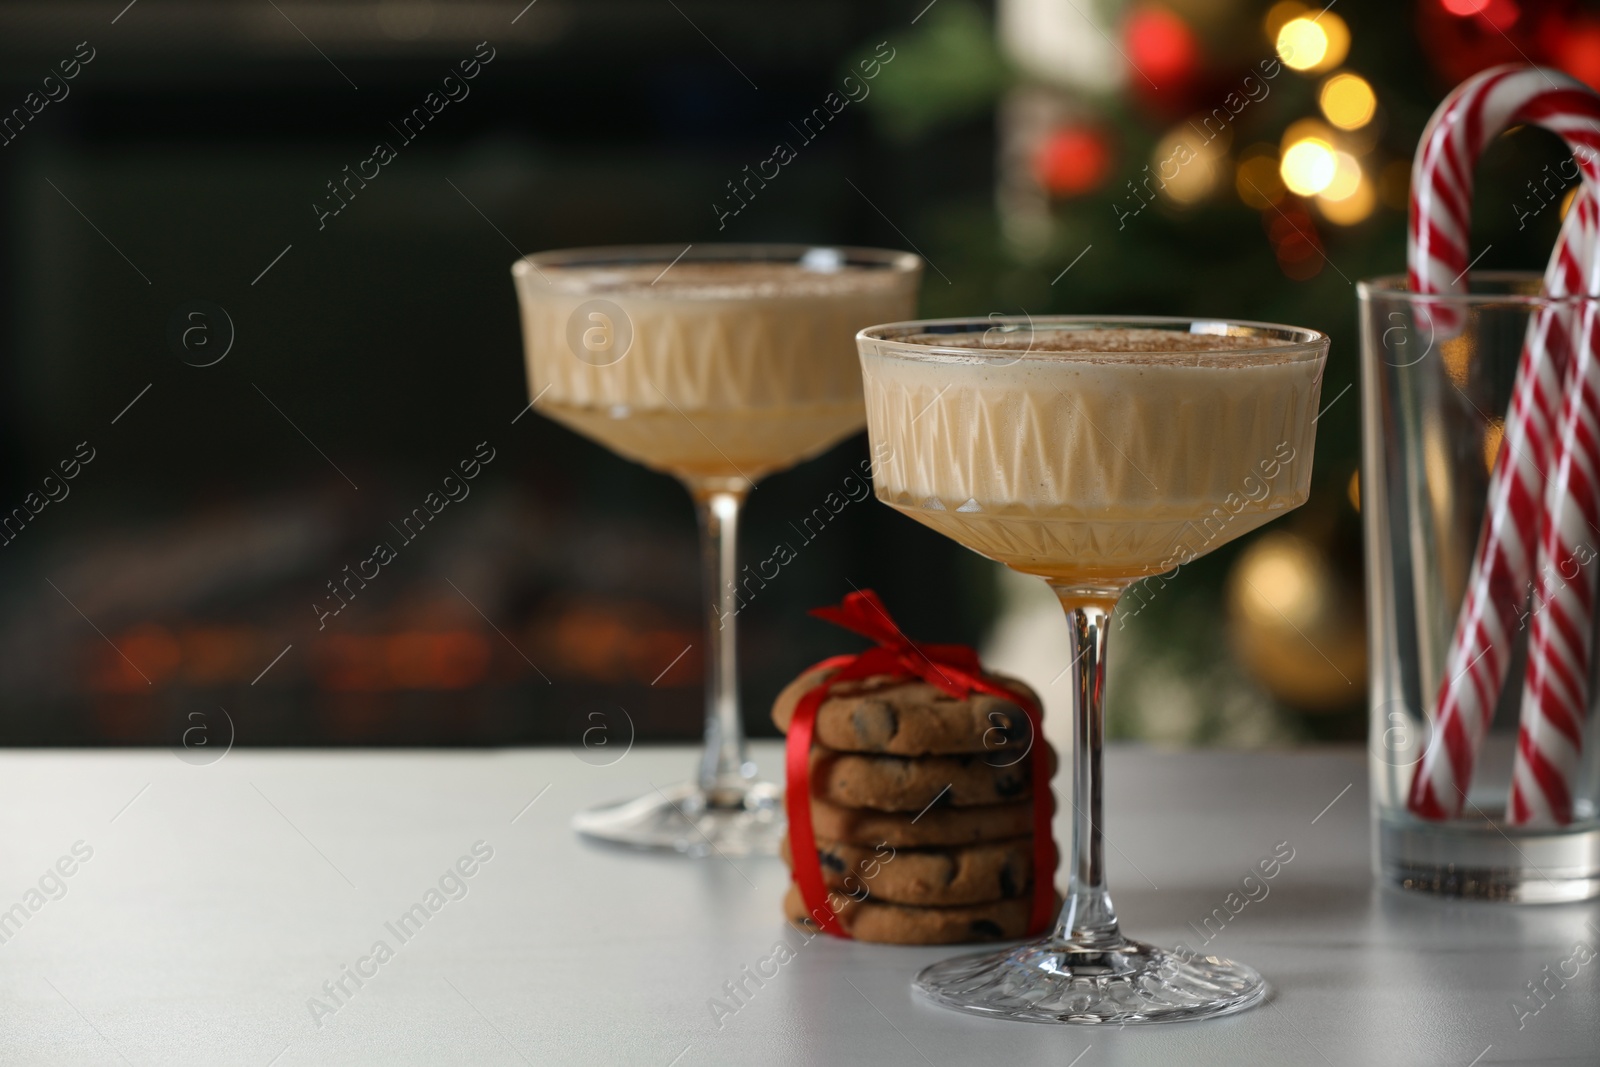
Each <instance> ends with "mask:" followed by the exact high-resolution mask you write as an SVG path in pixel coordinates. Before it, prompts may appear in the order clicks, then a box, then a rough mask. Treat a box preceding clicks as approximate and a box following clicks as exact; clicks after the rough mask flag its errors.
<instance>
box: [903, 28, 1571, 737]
mask: <svg viewBox="0 0 1600 1067" xmlns="http://www.w3.org/2000/svg"><path fill="white" fill-rule="evenodd" d="M914 31H915V32H914V34H913V35H912V36H910V37H908V38H907V39H905V40H903V41H896V42H895V47H896V48H897V52H898V55H897V58H896V60H895V66H894V69H893V76H892V77H886V78H885V79H883V80H882V81H881V82H880V83H879V85H878V87H877V90H876V92H875V93H874V95H873V97H872V99H871V105H872V106H873V107H875V108H876V114H877V118H878V120H879V123H880V125H881V127H882V128H883V130H884V131H885V132H886V133H887V134H888V135H890V136H892V137H894V138H896V139H897V140H899V141H900V142H901V143H902V144H903V145H905V147H906V148H907V151H908V153H909V154H910V155H911V157H912V158H914V159H917V160H918V161H919V162H920V163H921V164H923V165H926V166H931V167H937V166H939V165H940V152H939V146H940V142H941V139H942V137H943V135H944V133H945V132H946V131H948V130H949V129H950V128H951V127H952V126H956V125H961V124H971V123H976V122H986V121H992V122H993V123H994V143H995V145H996V149H997V150H996V153H995V157H994V161H993V163H994V191H995V198H994V201H993V203H992V204H988V205H975V204H971V203H963V202H960V201H955V200H949V199H943V198H941V197H940V196H939V194H938V193H937V192H936V191H935V192H933V193H931V194H930V195H926V196H923V197H921V198H918V197H916V196H913V197H911V200H912V201H913V202H920V203H921V204H922V205H923V207H922V209H921V217H919V218H917V219H916V220H915V221H914V223H913V227H914V229H913V232H916V233H917V234H919V235H928V236H927V240H928V244H927V246H925V248H924V251H925V252H926V253H927V255H928V256H929V258H930V260H931V261H933V262H935V263H937V264H940V265H941V266H943V267H944V270H943V271H942V272H941V275H942V276H947V277H948V279H949V284H947V285H938V284H930V285H929V286H928V287H927V294H926V295H927V301H926V302H927V304H928V307H927V309H926V310H927V311H928V312H929V313H931V314H971V313H972V312H973V311H974V310H975V309H985V310H989V311H993V312H997V313H1005V314H1023V313H1027V314H1033V315H1038V314H1047V313H1061V314H1065V313H1073V314H1115V313H1124V314H1166V315H1213V316H1227V317H1236V318H1246V319H1261V320H1268V321H1276V322H1292V323H1295V324H1296V325H1303V326H1311V327H1315V328H1317V329H1321V330H1324V331H1326V332H1327V333H1328V334H1330V335H1331V336H1332V337H1333V352H1332V355H1331V357H1330V360H1329V365H1328V373H1327V378H1326V381H1325V382H1324V385H1323V393H1322V396H1323V403H1324V404H1325V405H1327V407H1326V417H1324V418H1322V419H1321V420H1320V423H1319V436H1318V442H1317V455H1316V468H1315V473H1314V488H1313V496H1312V500H1311V503H1310V504H1308V505H1307V506H1306V507H1305V508H1303V509H1301V511H1299V512H1297V513H1296V514H1295V515H1294V516H1293V517H1292V518H1290V519H1287V520H1284V521H1282V522H1280V523H1277V524H1275V525H1274V526H1273V527H1270V528H1269V529H1268V530H1266V531H1263V532H1262V533H1261V534H1258V535H1256V536H1255V537H1250V538H1245V539H1243V540H1242V541H1241V542H1239V543H1237V544H1234V545H1230V546H1227V547H1225V548H1224V549H1222V550H1220V551H1218V552H1216V553H1214V554H1212V555H1210V556H1207V557H1205V558H1204V559H1202V560H1201V561H1199V562H1198V563H1196V564H1195V565H1194V566H1193V567H1192V568H1185V570H1184V573H1183V575H1182V577H1181V580H1178V581H1174V582H1170V583H1165V584H1162V585H1161V586H1160V587H1159V599H1160V605H1161V606H1160V607H1159V608H1157V609H1154V610H1150V611H1144V610H1140V605H1141V604H1142V603H1143V600H1141V599H1139V597H1140V594H1139V591H1137V590H1136V591H1135V592H1134V593H1132V594H1130V600H1129V602H1128V603H1129V604H1131V605H1132V606H1133V607H1134V609H1135V610H1132V611H1126V612H1125V614H1126V615H1127V616H1128V622H1127V626H1126V629H1127V631H1129V638H1131V640H1127V641H1124V642H1123V643H1124V644H1126V645H1131V646H1132V647H1131V648H1130V649H1129V650H1128V651H1126V652H1124V653H1123V654H1122V656H1123V661H1124V662H1128V661H1130V660H1133V659H1134V658H1135V657H1137V659H1138V660H1139V670H1138V671H1137V672H1127V673H1126V674H1125V675H1124V677H1123V679H1122V680H1121V681H1119V682H1118V683H1117V686H1118V687H1120V688H1118V687H1114V688H1113V697H1112V700H1113V710H1112V729H1113V731H1116V732H1122V733H1124V734H1129V733H1132V734H1141V735H1145V736H1148V735H1150V734H1152V733H1161V734H1162V735H1163V736H1170V737H1173V738H1175V739H1184V740H1204V739H1221V740H1234V739H1238V738H1240V737H1246V736H1248V737H1252V738H1256V739H1261V738H1268V739H1272V738H1286V737H1359V736H1360V734H1361V732H1362V729H1363V720H1362V714H1361V707H1362V705H1363V703H1364V700H1365V684H1364V672H1365V657H1364V641H1363V635H1362V626H1363V618H1362V616H1363V606H1362V577H1361V560H1360V518H1359V500H1360V492H1359V480H1358V476H1357V468H1358V466H1359V438H1358V433H1357V427H1358V422H1359V410H1358V409H1359V400H1358V398H1357V392H1356V390H1355V388H1354V386H1355V383H1356V380H1357V334H1356V329H1355V327H1356V293H1355V282H1356V281H1357V280H1358V279H1361V278H1367V277H1372V276H1376V275H1381V274H1391V273H1396V272H1399V271H1402V270H1403V269H1404V264H1405V221H1406V206H1407V197H1408V194H1409V171H1410V161H1411V156H1412V152H1413V150H1414V148H1415V145H1416V141H1417V137H1418V136H1419V134H1420V132H1421V130H1422V127H1423V125H1424V123H1425V122H1426V121H1427V118H1428V116H1429V114H1430V113H1431V112H1432V110H1433V108H1434V106H1435V105H1436V104H1437V102H1438V100H1439V99H1440V97H1442V96H1443V94H1444V93H1445V92H1446V91H1448V89H1449V88H1450V87H1451V86H1453V85H1454V84H1455V83H1457V82H1458V81H1460V80H1461V79H1463V78H1465V77H1467V76H1469V75H1471V74H1473V73H1475V72H1476V71H1478V70H1481V69H1483V68H1485V67H1488V66H1492V65H1495V64H1497V63H1506V62H1534V63H1541V64H1546V65H1549V66H1555V67H1560V68H1563V69H1565V70H1567V71H1568V72H1570V73H1572V74H1573V75H1575V76H1577V77H1579V78H1581V79H1583V80H1585V81H1588V82H1589V83H1591V84H1596V85H1600V15H1597V13H1596V12H1595V10H1594V7H1593V5H1583V4H1578V3H1573V2H1568V0H1419V2H1418V3H1416V4H1414V5H1398V4H1395V3H1393V2H1382V0H1344V2H1343V3H1340V4H1339V5H1338V9H1337V11H1335V10H1334V9H1333V7H1332V5H1329V6H1328V7H1315V6H1307V5H1305V4H1302V3H1299V2H1297V0H1282V2H1279V3H1276V4H1273V5H1271V6H1270V7H1269V6H1266V5H1262V4H1258V3H1251V2H1247V0H1166V2H1165V3H1145V2H1135V3H1121V2H1117V0H1099V2H1095V0H999V3H998V4H997V6H996V7H994V8H992V9H991V8H986V7H981V6H979V5H977V4H974V3H971V2H969V0H938V2H937V3H935V4H933V5H930V6H929V7H927V8H924V9H923V10H922V13H921V14H920V15H918V16H917V19H916V25H915V26H914ZM1503 140H1504V141H1505V142H1507V143H1505V144H1502V145H1498V146H1496V147H1495V148H1494V149H1492V150H1491V151H1490V152H1489V154H1488V155H1487V157H1486V158H1485V160H1484V163H1483V167H1482V169H1481V173H1480V177H1479V190H1480V191H1479V193H1478V196H1477V201H1476V203H1477V217H1476V218H1475V222H1474V226H1475V234H1476V243H1477V244H1478V246H1479V247H1480V248H1482V250H1483V255H1482V258H1481V260H1480V261H1479V263H1478V267H1479V268H1483V269H1487V268H1515V269H1538V268H1539V267H1540V266H1541V265H1542V263H1543V260H1544V258H1545V256H1546V255H1547V253H1548V250H1549V248H1550V246H1551V244H1552V243H1553V241H1554V238H1555V231H1556V228H1557V227H1558V225H1559V217H1560V213H1559V212H1556V211H1550V212H1541V213H1539V215H1538V217H1535V218H1532V219H1531V220H1530V219H1523V218H1521V217H1519V214H1518V212H1517V211H1516V210H1515V209H1514V205H1515V204H1517V203H1519V202H1522V201H1525V200H1526V193H1524V192H1522V188H1523V184H1524V182H1525V181H1526V180H1527V179H1529V178H1531V177H1532V176H1534V175H1537V174H1539V173H1540V168H1541V167H1544V166H1546V165H1548V164H1553V163H1556V162H1558V161H1559V160H1560V159H1561V158H1562V157H1563V150H1562V149H1561V146H1560V145H1559V143H1558V142H1556V140H1555V139H1554V138H1553V137H1550V136H1549V135H1547V134H1544V133H1543V132H1542V131H1534V130H1524V131H1518V132H1513V133H1512V134H1510V135H1508V136H1507V137H1506V138H1504V139H1503ZM919 169H923V168H919ZM908 180H913V181H914V180H915V179H914V178H911V179H908ZM924 180H926V181H927V182H928V184H929V185H930V186H935V185H936V182H935V181H934V180H933V179H924ZM1144 599H1150V600H1152V601H1153V600H1154V598H1153V597H1150V596H1146V597H1145V598H1144ZM1223 612H1226V617H1227V619H1228V626H1227V627H1220V626H1217V625H1215V624H1214V620H1215V619H1216V618H1217V617H1218V616H1219V614H1221V613H1223ZM1119 640H1122V639H1119ZM1135 649H1136V650H1137V651H1136V652H1135V651H1134V650H1135ZM1230 652H1231V655H1230ZM1154 661H1159V662H1160V663H1162V664H1164V665H1165V667H1166V673H1165V675H1163V672H1162V671H1161V670H1152V669H1150V668H1151V667H1152V665H1153V662H1154ZM1173 674H1178V675H1182V676H1184V677H1186V678H1188V679H1189V680H1191V681H1192V682H1196V683H1199V684H1200V685H1202V686H1208V687H1211V688H1212V690H1213V691H1214V692H1215V693H1216V699H1214V700H1211V701H1201V702H1200V703H1201V705H1203V706H1200V707H1197V708H1195V709H1193V710H1192V711H1191V712H1189V713H1187V718H1186V720H1185V721H1184V722H1182V723H1178V724H1174V723H1172V722H1170V721H1166V722H1163V723H1162V724H1160V725H1154V724H1153V723H1152V721H1151V716H1158V713H1159V707H1158V706H1159V705H1160V704H1162V703H1163V697H1162V693H1163V692H1167V693H1170V690H1171V685H1170V682H1171V678H1172V675H1173ZM1162 686H1166V689H1165V690H1163V689H1162V688H1161V687H1162ZM1241 693H1243V694H1246V695H1247V696H1251V697H1252V698H1253V699H1254V701H1255V706H1256V707H1257V708H1258V709H1265V710H1264V711H1261V712H1260V713H1259V714H1255V715H1254V717H1253V718H1252V715H1250V714H1244V715H1243V716H1241V714H1240V713H1239V712H1238V708H1239V706H1240V702H1241V700H1244V702H1245V703H1249V702H1250V701H1249V700H1248V699H1245V698H1244V697H1241V696H1240V694H1241ZM1119 706H1121V712H1122V713H1120V714H1119ZM1152 709H1154V710H1152ZM1308 712H1320V713H1322V714H1315V715H1312V714H1306V713H1308ZM1262 715H1267V716H1269V717H1271V718H1272V719H1273V721H1272V722H1271V723H1269V724H1268V725H1267V726H1266V727H1263V724H1262V722H1261V721H1260V719H1261V716H1262ZM1168 718H1169V719H1170V716H1169V717H1168ZM1240 723H1244V724H1245V725H1243V726H1241V725H1240Z"/></svg>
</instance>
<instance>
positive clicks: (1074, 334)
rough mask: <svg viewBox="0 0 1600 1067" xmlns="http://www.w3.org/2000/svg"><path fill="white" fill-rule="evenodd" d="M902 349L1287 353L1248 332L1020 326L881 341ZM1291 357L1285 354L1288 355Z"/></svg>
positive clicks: (1280, 342)
mask: <svg viewBox="0 0 1600 1067" xmlns="http://www.w3.org/2000/svg"><path fill="white" fill-rule="evenodd" d="M880 340H884V341H892V342H900V343H902V344H914V345H928V346H930V347H938V348H970V349H973V350H975V351H984V352H1035V353H1038V354H1039V355H1045V356H1050V355H1073V354H1079V353H1081V354H1083V355H1091V356H1092V355H1151V356H1154V355H1173V354H1178V353H1185V352H1195V353H1212V352H1240V351H1257V350H1260V349H1271V348H1287V347H1289V346H1291V345H1292V344H1294V342H1292V341H1286V340H1284V339H1282V338H1279V337H1271V336H1268V335H1265V334H1246V333H1187V332H1183V331H1179V330H1156V329H1127V328H1122V327H1118V328H1115V329H1093V328H1090V329H1062V328H1060V327H1057V326H1048V327H1042V328H1040V327H1036V328H1034V329H1032V330H1030V329H1028V328H1027V327H1026V326H1025V325H1020V324H1019V328H1018V329H1016V330H1014V331H1010V330H1008V331H1006V332H1004V333H1001V332H998V331H989V332H985V333H976V334H974V333H964V334H942V333H916V334H905V335H903V336H894V337H884V338H880ZM1285 355H1287V353H1285Z"/></svg>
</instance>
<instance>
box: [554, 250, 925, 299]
mask: <svg viewBox="0 0 1600 1067" xmlns="http://www.w3.org/2000/svg"><path fill="white" fill-rule="evenodd" d="M537 278H538V280H539V281H542V282H544V283H545V284H546V285H547V286H549V287H550V288H551V289H554V290H557V291H558V292H563V293H571V294H574V295H600V294H605V295H617V294H626V295H627V296H630V297H636V298H638V297H643V298H655V299H662V300H761V299H772V298H778V297H832V296H841V295H844V294H846V293H859V292H863V291H866V292H888V291H891V290H893V289H896V288H903V287H904V286H905V274H904V272H903V271H899V270H893V269H890V268H887V267H866V266H859V265H855V264H848V263H845V264H836V265H835V264H831V263H830V264H828V265H827V266H826V267H819V266H813V265H810V264H806V263H801V262H793V263H774V262H769V261H751V262H740V261H736V260H721V261H696V260H685V261H682V262H679V263H676V264H671V265H670V266H669V264H668V263H642V264H639V263H621V264H599V265H596V264H570V265H562V264H539V265H538V271H537Z"/></svg>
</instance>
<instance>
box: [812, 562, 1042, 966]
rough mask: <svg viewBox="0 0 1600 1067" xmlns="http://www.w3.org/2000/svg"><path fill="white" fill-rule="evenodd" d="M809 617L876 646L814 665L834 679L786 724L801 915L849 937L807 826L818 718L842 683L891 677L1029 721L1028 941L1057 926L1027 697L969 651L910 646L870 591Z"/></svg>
mask: <svg viewBox="0 0 1600 1067" xmlns="http://www.w3.org/2000/svg"><path fill="white" fill-rule="evenodd" d="M811 614H812V615H815V616H816V617H817V618H819V619H824V620H826V621H828V622H831V623H834V624H836V625H838V626H842V627H844V628H845V629H847V630H852V631H854V632H855V633H858V634H860V635H861V636H863V637H866V638H868V639H870V640H873V641H876V642H877V647H875V648H869V649H867V650H866V651H865V652H860V653H857V654H856V655H853V656H833V657H831V658H829V659H825V660H823V661H822V662H821V663H818V664H815V665H814V666H812V667H811V670H814V671H817V670H830V669H833V670H835V673H834V674H833V675H832V676H831V677H829V678H828V679H827V680H826V681H824V682H822V683H820V684H818V685H816V686H813V687H812V688H811V689H810V690H808V691H807V692H806V694H805V696H803V697H802V698H801V699H800V704H799V706H798V707H796V708H795V712H794V719H793V721H791V722H790V723H789V734H788V739H787V741H786V743H785V752H784V755H785V760H786V763H787V774H788V785H787V788H786V790H785V796H784V806H785V807H786V808H787V810H788V813H789V851H790V853H791V858H792V861H793V863H794V880H795V884H796V885H798V886H799V887H800V896H801V899H803V900H804V901H805V905H806V914H807V915H809V916H810V917H811V918H812V920H813V921H814V922H816V924H817V925H818V926H820V927H821V928H822V929H823V930H824V931H826V932H827V933H830V934H832V935H833V936H834V937H843V938H848V937H849V936H850V934H849V933H848V932H847V931H846V930H845V929H844V927H843V926H841V925H840V923H839V918H838V916H837V915H835V914H834V911H833V909H832V908H831V907H829V905H828V888H827V885H826V883H825V882H824V881H823V877H822V863H821V861H820V860H819V859H818V857H817V837H816V832H815V830H814V829H813V827H812V824H811V739H812V735H813V734H814V732H815V729H816V721H817V711H818V709H820V708H821V707H822V704H823V701H825V700H827V699H828V694H829V693H830V692H831V691H832V688H833V686H835V685H837V684H838V683H840V682H848V681H853V680H856V679H860V678H870V677H872V676H873V675H891V676H893V677H896V678H907V679H909V678H920V679H922V680H923V681H925V682H928V683H929V684H931V685H934V686H937V687H938V688H939V689H941V690H943V691H944V692H946V693H948V694H950V695H951V696H952V697H955V698H957V699H958V700H959V699H964V698H966V697H967V696H968V695H969V694H971V693H972V692H973V691H977V692H979V693H988V694H990V695H991V696H997V697H1003V698H1004V699H1006V700H1010V701H1013V702H1014V703H1016V705H1017V706H1018V707H1020V708H1021V709H1022V711H1023V714H1025V715H1026V716H1027V717H1028V726H1029V727H1030V729H1031V730H1032V741H1031V744H1030V747H1029V751H1028V758H1029V759H1030V760H1031V762H1030V764H1029V766H1030V767H1031V769H1032V772H1033V910H1032V913H1031V916H1030V919H1029V923H1028V925H1029V933H1030V935H1031V934H1040V933H1043V932H1044V931H1045V929H1046V928H1047V927H1049V926H1050V924H1051V923H1052V922H1054V920H1055V910H1056V902H1055V886H1054V881H1055V870H1056V850H1055V840H1054V838H1053V837H1052V836H1051V832H1050V822H1051V815H1052V812H1051V810H1050V757H1049V754H1048V753H1047V752H1046V750H1045V745H1044V727H1043V712H1042V711H1041V710H1040V708H1039V705H1038V704H1037V703H1036V702H1035V701H1034V700H1033V698H1032V697H1030V696H1029V695H1028V694H1027V693H1025V692H1023V691H1021V690H1019V689H1010V688H1008V687H1006V686H1004V685H1001V684H1000V683H998V682H995V681H991V680H990V679H988V678H985V677H984V676H983V667H982V665H981V664H980V663H979V662H978V654H977V653H976V652H975V651H973V650H972V649H971V648H969V647H968V646H966V645H924V644H919V643H918V642H916V641H913V640H911V639H910V638H909V637H907V636H906V635H905V634H903V633H901V632H900V627H898V626H896V625H895V622H894V620H893V619H891V618H890V617H889V613H888V611H887V610H885V609H884V606H883V601H881V600H879V599H878V594H877V593H874V592H873V591H872V590H870V589H864V590H861V591H860V592H856V593H851V594H850V595H848V596H846V597H845V598H844V600H843V601H842V602H840V604H839V605H838V606H837V607H827V608H813V609H812V611H811Z"/></svg>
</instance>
